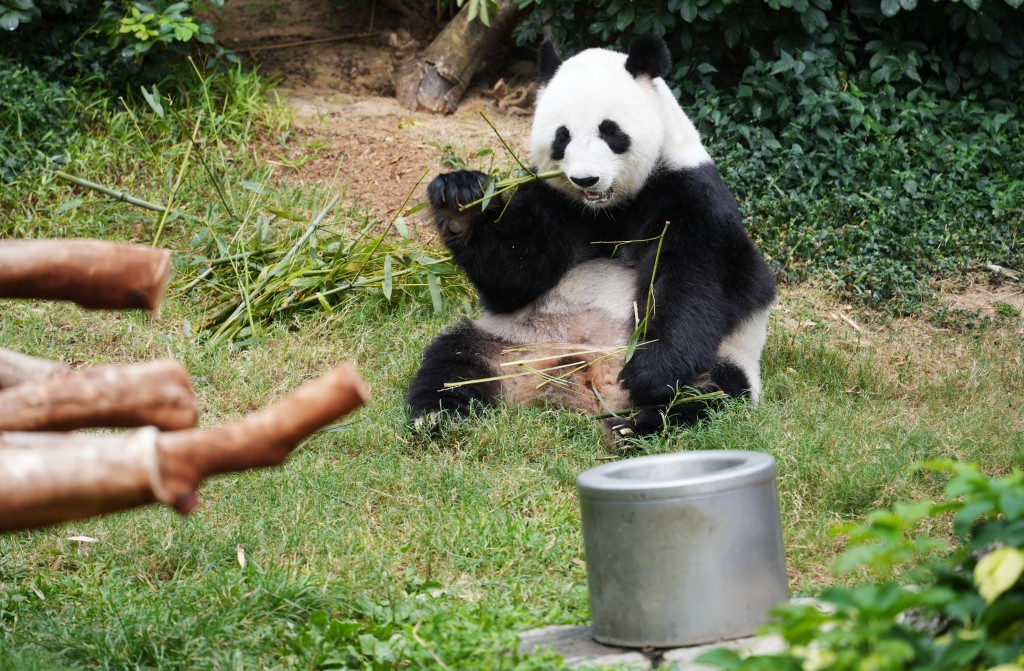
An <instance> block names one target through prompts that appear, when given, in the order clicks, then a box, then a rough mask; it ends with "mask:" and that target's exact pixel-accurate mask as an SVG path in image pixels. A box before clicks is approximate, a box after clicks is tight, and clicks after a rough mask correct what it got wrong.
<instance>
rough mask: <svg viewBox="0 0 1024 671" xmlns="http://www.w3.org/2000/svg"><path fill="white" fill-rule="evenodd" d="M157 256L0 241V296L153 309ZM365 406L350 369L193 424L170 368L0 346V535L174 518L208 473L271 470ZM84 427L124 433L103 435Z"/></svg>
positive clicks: (160, 273) (180, 371) (188, 393)
mask: <svg viewBox="0 0 1024 671" xmlns="http://www.w3.org/2000/svg"><path fill="white" fill-rule="evenodd" d="M169 274H170V253H169V252H167V251H166V250H161V249H152V248H149V247H142V246H135V245H118V244H112V243H105V242H97V241H90V240H38V241H27V240H14V241H0V298H38V299H46V300H70V301H74V302H76V303H78V304H79V305H82V306H83V307H88V308H103V309H131V308H144V309H150V310H152V309H154V308H156V307H157V306H158V305H159V304H160V301H161V300H162V297H163V293H164V289H165V287H166V285H167V280H168V277H169ZM367 398H368V394H367V392H366V389H365V387H364V386H363V383H362V380H361V378H360V376H359V374H358V373H357V372H356V371H355V369H354V368H353V367H352V366H350V365H342V366H340V367H338V368H335V369H334V370H332V371H331V372H329V373H327V374H326V375H324V376H323V377H320V378H319V379H316V380H313V381H311V382H309V383H307V384H305V385H303V386H302V387H300V388H298V389H297V390H295V391H293V392H292V393H291V394H289V395H288V396H286V397H285V398H283V399H281V400H280V401H278V402H277V403H275V404H273V405H271V406H270V407H268V408H266V409H264V410H262V411H260V412H257V413H255V414H252V415H249V416H248V417H245V418H243V419H241V420H239V421H237V422H234V423H232V424H228V425H226V426H220V427H215V428H210V429H197V428H195V425H196V419H197V415H198V413H197V409H196V400H195V396H194V394H193V391H192V385H191V383H190V380H189V377H188V374H187V373H186V372H185V370H184V368H182V366H181V365H180V364H178V363H177V362H175V361H172V360H164V361H155V362H150V363H142V364H133V365H122V366H98V367H93V368H85V369H80V370H69V369H68V368H67V367H66V366H64V365H62V364H60V363H57V362H53V361H46V360H43V359H37V358H34V357H31V356H27V355H25V354H21V353H18V352H13V351H10V350H5V349H0V531H11V530H16V529H26V528H31V527H36V526H41V525H46V524H51V523H55V522H60V521H64V520H71V519H81V518H85V517H91V516H94V515H100V514H103V513H107V512H112V511H115V510H123V509H126V508H131V507H134V506H139V505H145V504H149V503H154V502H157V501H159V502H163V503H165V504H167V505H169V506H171V507H173V508H174V509H175V510H177V511H178V512H180V513H182V514H187V513H188V512H189V511H191V510H192V509H193V508H194V507H195V506H196V504H197V502H198V498H197V494H196V490H197V488H198V487H199V484H200V482H201V481H202V480H203V479H204V478H206V477H208V476H210V475H214V474H217V473H227V472H231V471H240V470H245V469H249V468H257V467H262V466H274V465H277V464H280V463H281V462H283V461H284V460H285V459H286V458H287V457H288V455H289V454H290V452H291V450H292V449H294V448H295V446H296V445H298V444H299V442H301V441H302V440H303V439H304V438H306V437H308V436H309V435H311V434H312V433H313V432H315V431H317V430H318V429H320V428H322V427H323V426H325V425H327V424H329V423H331V422H333V421H335V420H337V419H338V418H339V417H341V416H343V415H345V414H347V413H349V412H351V411H353V410H355V409H356V408H358V407H359V406H361V405H363V404H364V403H365V402H366V400H367ZM87 428H119V429H120V428H127V429H132V430H131V431H128V432H120V433H112V432H106V433H103V434H100V433H96V432H91V433H83V432H76V431H75V430H77V429H87Z"/></svg>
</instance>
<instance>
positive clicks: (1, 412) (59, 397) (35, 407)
mask: <svg viewBox="0 0 1024 671" xmlns="http://www.w3.org/2000/svg"><path fill="white" fill-rule="evenodd" d="M197 414H198V411H197V409H196V399H195V395H194V394H193V393H192V384H191V382H190V381H189V377H188V373H186V372H185V369H184V368H182V366H181V364H179V363H178V362H176V361H173V360H171V359H166V360H163V361H153V362H150V363H143V364H134V365H129V366H97V367H95V368H86V369H83V370H79V371H74V372H67V373H63V374H59V375H52V376H50V377H48V378H46V379H45V380H42V381H39V382H26V383H24V384H20V385H17V386H15V387H11V388H9V389H5V390H3V391H0V431H60V430H69V429H83V428H88V427H135V426H148V425H152V426H155V427H157V428H158V429H163V430H174V429H187V428H190V427H193V426H195V425H196V417H197Z"/></svg>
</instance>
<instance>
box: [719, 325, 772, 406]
mask: <svg viewBox="0 0 1024 671" xmlns="http://www.w3.org/2000/svg"><path fill="white" fill-rule="evenodd" d="M771 311H772V309H771V307H767V308H765V309H764V310H762V311H760V312H756V313H754V314H753V315H751V316H750V317H748V318H747V319H746V321H744V322H743V323H742V324H740V325H739V327H737V328H736V330H734V331H733V332H732V333H730V334H729V335H728V336H726V337H725V339H724V340H723V341H722V344H721V345H719V346H718V356H720V357H723V358H725V359H728V360H729V361H731V362H732V363H734V364H736V365H737V366H739V367H740V369H741V370H742V371H743V373H744V374H745V375H746V376H747V380H748V381H749V382H750V402H751V404H756V403H757V401H758V399H759V398H760V397H761V352H762V350H764V343H765V341H766V340H767V338H768V316H769V315H770V314H771Z"/></svg>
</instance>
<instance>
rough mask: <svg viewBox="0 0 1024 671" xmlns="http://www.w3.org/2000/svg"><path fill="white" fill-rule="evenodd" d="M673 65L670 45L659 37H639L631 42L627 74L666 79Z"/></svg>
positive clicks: (649, 35) (647, 35)
mask: <svg viewBox="0 0 1024 671" xmlns="http://www.w3.org/2000/svg"><path fill="white" fill-rule="evenodd" d="M671 65H672V55H671V54H670V53H669V52H668V45H667V44H665V40H663V39H661V38H660V37H658V36H657V35H651V34H649V33H648V34H645V35H637V36H636V37H634V38H633V41H632V42H630V44H629V57H628V58H626V72H628V73H629V74H631V75H633V76H634V77H639V76H640V75H647V76H648V77H650V78H651V79H654V78H655V77H664V76H665V75H667V74H668V69H669V67H670V66H671Z"/></svg>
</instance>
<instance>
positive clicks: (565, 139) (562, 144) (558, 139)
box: [551, 126, 572, 161]
mask: <svg viewBox="0 0 1024 671" xmlns="http://www.w3.org/2000/svg"><path fill="white" fill-rule="evenodd" d="M571 139H572V136H571V135H569V129H568V128H566V127H565V126H559V127H558V130H556V131H555V141H554V142H552V143H551V158H553V159H554V160H556V161H561V160H562V159H563V158H565V148H566V147H568V146H569V141H570V140H571Z"/></svg>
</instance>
